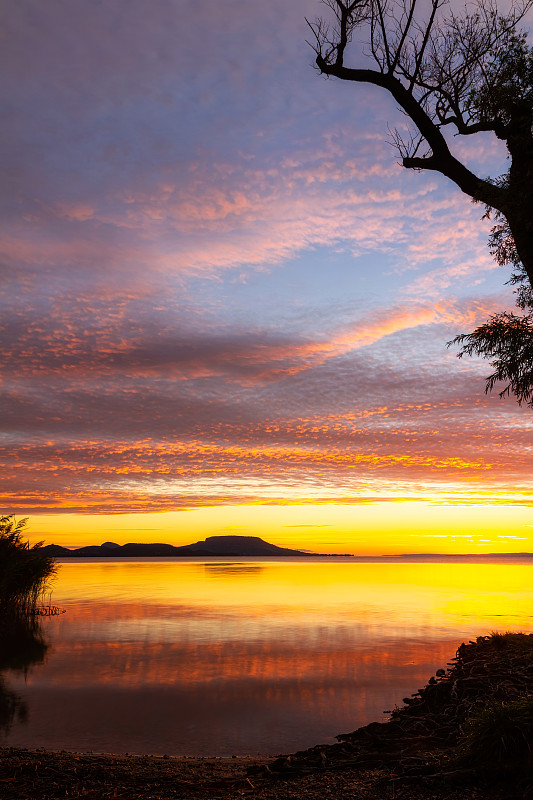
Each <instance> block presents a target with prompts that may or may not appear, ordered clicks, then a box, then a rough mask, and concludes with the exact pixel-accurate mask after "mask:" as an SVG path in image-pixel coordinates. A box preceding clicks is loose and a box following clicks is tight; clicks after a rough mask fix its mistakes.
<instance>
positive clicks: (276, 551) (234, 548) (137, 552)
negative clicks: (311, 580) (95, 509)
mask: <svg viewBox="0 0 533 800" xmlns="http://www.w3.org/2000/svg"><path fill="white" fill-rule="evenodd" d="M41 550H42V552H44V553H47V554H48V555H50V556H53V558H106V557H109V558H125V557H126V558H158V557H159V558H172V557H180V558H183V557H191V558H193V557H194V556H219V557H220V556H222V557H226V556H257V557H259V556H308V555H312V553H304V552H302V551H301V550H290V549H289V548H287V547H277V545H275V544H269V542H265V540H264V539H260V538H259V537H258V536H209V537H208V538H207V539H205V540H204V541H201V542H195V543H194V544H188V545H183V546H181V547H174V545H171V544H144V543H138V544H136V543H133V542H130V543H129V544H123V545H120V544H115V542H105V543H104V544H101V545H88V546H87V547H78V548H77V549H76V550H69V549H68V548H67V547H61V545H58V544H48V545H45V546H44V547H42V548H41Z"/></svg>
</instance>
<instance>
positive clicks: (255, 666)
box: [0, 559, 533, 755]
mask: <svg viewBox="0 0 533 800" xmlns="http://www.w3.org/2000/svg"><path fill="white" fill-rule="evenodd" d="M532 579H533V566H530V565H525V564H520V563H517V564H512V565H500V564H449V563H447V564H405V563H404V564H383V563H356V562H347V561H344V562H342V561H341V562H337V561H331V560H328V561H322V562H320V561H312V562H310V561H307V560H306V561H305V562H299V561H297V560H292V561H283V562H280V561H275V562H268V561H250V560H246V559H241V560H232V561H231V562H228V561H210V562H209V563H203V562H194V563H191V562H190V561H175V560H172V561H160V562H154V561H145V562H142V561H140V562H131V561H129V562H120V561H109V560H105V561H97V562H95V561H89V562H87V561H82V560H76V561H68V562H66V563H63V564H62V565H61V569H60V573H59V579H58V581H57V583H56V587H55V590H54V594H53V598H52V599H53V602H54V603H55V604H56V605H60V606H62V607H63V608H66V609H67V613H66V614H64V615H62V616H60V617H55V618H52V619H48V620H44V621H43V623H42V634H43V637H44V640H45V642H46V643H47V644H48V650H47V652H46V655H45V657H44V662H43V663H34V664H33V666H29V667H28V668H27V674H24V672H23V671H21V670H19V671H17V670H14V669H7V670H4V672H3V673H2V678H3V683H0V689H1V690H2V691H3V692H4V694H5V693H6V692H8V693H11V695H10V696H12V697H15V698H18V703H19V706H20V708H21V709H22V711H21V712H20V713H21V715H22V717H24V715H25V717H26V718H25V719H24V718H22V719H17V718H16V716H17V715H16V714H15V718H14V719H13V720H12V721H11V723H10V724H9V723H8V721H7V720H6V719H4V720H3V724H1V723H2V719H1V717H0V744H3V745H6V744H12V745H16V746H23V747H47V748H50V749H67V750H69V749H70V750H93V751H100V752H102V751H103V752H121V753H124V752H129V753H153V754H163V753H168V754H172V755H232V754H237V755H244V754H258V753H260V754H276V753H280V752H288V751H293V750H296V749H300V748H305V747H309V746H311V745H314V744H317V743H319V742H332V741H334V736H335V734H338V733H345V732H347V731H351V730H354V729H355V728H356V727H359V726H360V725H363V724H366V723H367V722H370V721H372V720H383V719H385V718H386V717H385V716H384V715H383V711H384V710H385V709H391V708H393V707H394V705H395V704H396V703H401V700H402V698H403V697H405V696H407V695H410V694H412V693H413V692H414V691H416V689H417V688H419V687H420V686H422V685H423V684H425V683H426V681H427V680H428V678H429V677H430V675H432V674H433V673H434V672H435V670H436V669H438V668H439V667H442V666H445V665H446V663H447V662H448V661H449V660H450V659H451V658H452V657H453V656H454V654H455V651H456V649H457V647H458V645H459V644H460V643H461V642H462V641H464V640H468V639H471V638H475V637H476V636H478V635H480V634H485V633H488V632H490V631H492V630H522V631H527V632H533V617H532V615H533V588H532V587H533V580H532ZM36 660H38V659H36ZM0 663H2V662H1V660H0Z"/></svg>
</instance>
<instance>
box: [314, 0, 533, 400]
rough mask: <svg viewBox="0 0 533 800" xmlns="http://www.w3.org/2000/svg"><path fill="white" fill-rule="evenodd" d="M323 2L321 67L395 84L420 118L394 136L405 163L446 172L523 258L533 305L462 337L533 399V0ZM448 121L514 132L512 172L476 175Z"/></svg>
mask: <svg viewBox="0 0 533 800" xmlns="http://www.w3.org/2000/svg"><path fill="white" fill-rule="evenodd" d="M322 2H323V4H324V5H325V6H327V7H328V9H329V12H328V18H327V19H317V20H315V21H314V22H312V23H309V25H310V28H311V30H312V32H313V40H312V41H311V42H310V44H311V45H312V47H313V48H314V50H315V52H316V63H317V66H318V68H319V70H320V71H321V72H322V73H323V74H324V75H327V76H333V77H336V78H339V79H341V80H345V81H352V82H355V83H370V84H374V85H375V86H379V87H381V88H383V89H385V90H386V91H388V92H389V93H390V94H391V95H392V97H393V98H394V99H395V101H396V102H397V104H398V106H399V107H400V109H401V110H402V111H403V112H404V113H405V114H406V116H407V117H408V118H409V120H410V122H411V132H410V134H409V135H408V136H407V137H402V136H401V135H400V134H399V133H398V132H395V133H394V134H393V136H394V140H395V143H396V146H397V148H398V151H399V153H400V156H401V163H402V164H403V166H404V167H406V168H408V169H415V170H423V169H429V170H433V171H436V172H440V173H441V174H442V175H444V176H446V177H447V178H449V179H450V180H451V181H453V182H454V183H455V184H456V185H457V186H458V187H459V188H460V189H461V191H463V192H464V193H465V194H467V195H468V196H469V197H471V198H472V200H473V201H474V202H478V203H482V204H484V206H485V208H486V216H488V217H489V218H492V219H493V220H494V222H495V225H494V227H493V229H492V233H491V241H490V246H491V252H492V253H493V255H494V257H495V258H496V260H497V261H498V263H499V264H502V265H503V264H508V265H511V266H512V268H513V274H512V277H511V282H512V283H515V284H517V285H518V287H519V288H518V299H517V305H518V306H519V307H520V308H521V309H522V311H526V312H528V313H524V314H522V315H520V316H516V315H514V314H511V313H503V314H498V315H496V316H495V317H492V318H491V319H490V320H489V321H488V322H487V323H486V324H485V325H483V326H481V327H480V328H478V329H476V331H474V332H473V333H471V334H464V335H462V336H460V337H457V338H456V339H455V340H454V342H455V343H459V344H462V345H463V349H462V351H461V352H460V355H463V354H478V355H483V356H485V357H487V358H489V359H491V361H492V365H493V367H494V369H495V372H494V373H493V375H491V376H490V377H489V378H488V379H487V389H488V390H490V389H492V387H493V386H494V384H495V383H496V382H497V381H499V380H504V381H507V386H506V388H505V389H504V391H503V393H508V392H509V391H512V392H513V393H515V394H516V396H517V398H518V400H519V402H522V401H526V402H528V403H530V404H532V405H533V344H532V340H533V292H532V288H531V287H533V130H532V128H533V48H530V47H529V46H528V44H527V38H526V33H525V32H524V31H522V30H520V28H519V25H520V23H521V20H522V19H523V18H524V16H525V14H526V13H527V12H528V11H529V10H530V9H531V8H532V7H533V0H520V2H518V3H514V4H513V5H512V6H511V9H510V11H509V12H508V13H501V12H500V11H499V9H498V8H497V6H496V3H495V2H494V0H476V1H475V2H474V3H473V4H471V5H470V6H467V7H465V10H464V12H463V13H462V14H457V13H456V12H454V11H453V9H452V7H451V4H450V2H449V0H429V2H427V0H426V1H425V2H421V0H322ZM356 39H357V41H356ZM447 131H449V132H450V133H452V134H453V135H454V136H474V135H475V134H479V133H482V132H484V133H487V132H489V133H492V134H493V135H494V136H495V137H497V138H498V139H500V140H501V141H503V142H505V145H506V147H507V151H508V156H509V163H510V165H509V169H508V171H507V173H506V174H505V175H503V176H495V177H494V178H485V177H481V176H478V175H476V174H474V173H473V172H472V171H471V170H470V169H469V168H468V167H467V166H466V165H465V164H463V163H462V162H461V161H460V160H459V159H458V158H456V157H455V155H454V154H453V149H452V146H451V145H450V144H449V142H448V138H449V137H448V138H447V136H446V135H445V134H446V132H447ZM528 310H529V311H528ZM503 393H502V394H503Z"/></svg>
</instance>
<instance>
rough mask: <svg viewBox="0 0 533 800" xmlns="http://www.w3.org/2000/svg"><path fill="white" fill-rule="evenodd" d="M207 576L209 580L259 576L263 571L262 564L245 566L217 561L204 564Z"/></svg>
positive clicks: (243, 564)
mask: <svg viewBox="0 0 533 800" xmlns="http://www.w3.org/2000/svg"><path fill="white" fill-rule="evenodd" d="M204 569H205V574H206V576H208V577H209V578H218V577H221V578H226V577H227V576H228V575H231V576H232V577H234V578H237V577H238V576H239V575H258V574H259V573H260V572H261V570H262V569H263V567H262V565H261V564H245V563H237V564H236V563H235V562H225V561H216V562H215V563H214V564H204Z"/></svg>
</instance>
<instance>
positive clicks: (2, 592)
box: [0, 515, 56, 615]
mask: <svg viewBox="0 0 533 800" xmlns="http://www.w3.org/2000/svg"><path fill="white" fill-rule="evenodd" d="M26 522H27V520H26V519H22V520H20V521H18V522H17V520H16V519H15V517H14V516H13V515H9V516H5V517H0V614H18V615H32V614H35V612H36V609H37V603H38V602H39V601H40V600H41V599H42V598H43V596H44V594H45V593H46V592H47V591H48V590H49V582H50V580H51V578H52V577H53V576H54V574H55V571H56V568H55V565H54V560H53V559H52V558H50V557H49V556H47V555H46V554H45V553H42V552H41V550H40V548H41V545H42V542H39V543H38V544H35V545H33V547H30V545H29V543H28V542H26V541H24V540H23V538H22V530H23V529H24V527H25V525H26Z"/></svg>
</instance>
